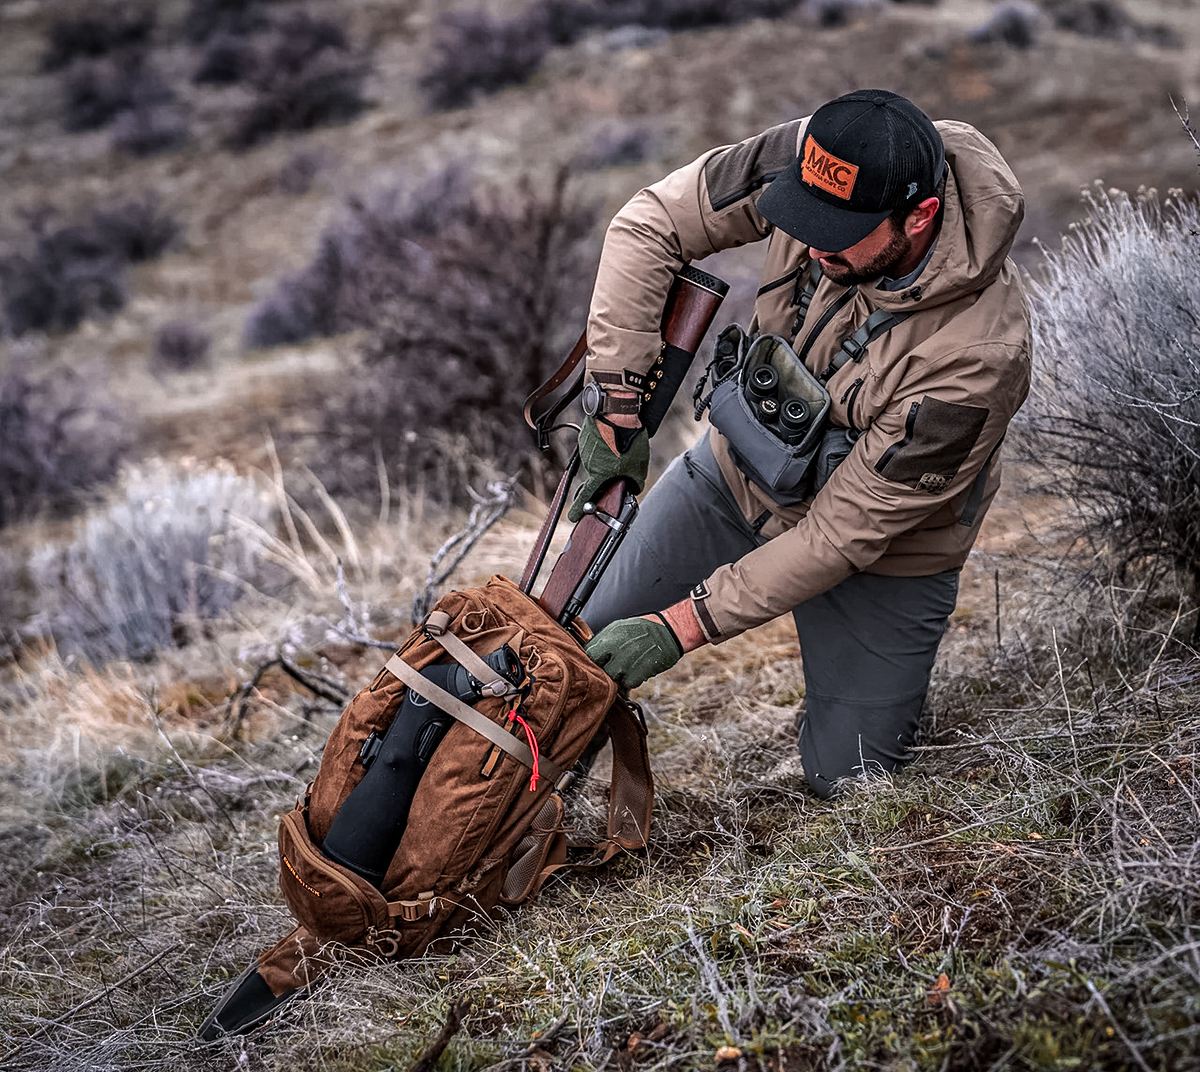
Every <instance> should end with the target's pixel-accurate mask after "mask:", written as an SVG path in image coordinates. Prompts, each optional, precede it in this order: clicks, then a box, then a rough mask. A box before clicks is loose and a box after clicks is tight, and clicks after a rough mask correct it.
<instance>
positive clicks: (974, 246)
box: [870, 120, 1025, 310]
mask: <svg viewBox="0 0 1200 1072" xmlns="http://www.w3.org/2000/svg"><path fill="white" fill-rule="evenodd" d="M935 126H936V127H937V129H938V131H939V133H940V134H941V135H942V141H943V142H944V143H945V147H946V162H947V164H948V165H949V174H948V176H947V179H946V199H945V200H946V204H945V209H944V211H943V214H942V229H941V231H940V232H939V233H938V238H937V246H936V248H935V249H934V251H933V256H932V257H931V258H930V259H929V263H928V264H927V265H926V266H925V270H924V271H923V272H922V273H921V275H920V276H919V277H918V279H917V281H916V283H915V284H914V285H913V286H912V287H909V288H906V289H904V290H900V291H884V290H872V291H871V292H870V293H871V300H872V302H873V303H874V304H876V305H879V306H883V307H885V308H889V309H891V308H895V309H898V310H912V309H913V308H921V309H928V308H931V307H933V306H935V305H942V304H944V303H946V302H949V301H954V300H955V299H958V298H961V297H963V296H965V295H968V294H973V293H975V292H976V291H979V290H982V289H983V288H984V287H986V286H988V285H989V284H990V283H992V282H993V281H994V280H995V279H996V277H997V276H998V275H999V274H1000V270H1001V269H1002V268H1003V267H1004V261H1005V259H1006V258H1007V257H1008V253H1009V250H1010V249H1012V244H1013V241H1014V240H1015V239H1016V237H1017V230H1018V229H1019V228H1020V226H1021V220H1022V219H1024V217H1025V196H1024V195H1023V194H1022V193H1021V186H1020V184H1019V183H1018V182H1017V178H1016V176H1015V175H1014V174H1013V173H1012V169H1011V168H1010V167H1009V166H1008V164H1007V163H1005V161H1004V158H1003V157H1002V156H1001V155H1000V153H999V151H998V150H997V149H996V147H995V146H994V145H993V144H992V143H991V142H990V141H988V139H987V138H985V137H984V136H983V135H982V134H980V133H979V131H978V130H976V129H975V128H974V127H972V126H968V125H967V124H966V123H959V122H955V121H953V120H942V121H940V122H938V123H936V124H935Z"/></svg>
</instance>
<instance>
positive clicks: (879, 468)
mask: <svg viewBox="0 0 1200 1072" xmlns="http://www.w3.org/2000/svg"><path fill="white" fill-rule="evenodd" d="M920 409H921V403H920V402H914V403H913V404H912V405H911V406H909V408H908V419H907V420H906V421H905V422H904V438H903V439H902V440H900V442H899V443H893V444H892V445H891V446H890V447H888V449H887V450H885V451H884V452H883V457H881V458H880V459H879V461H877V462H876V463H875V472H877V473H882V472H883V471H884V469H886V468H887V463H888V462H890V461H891V460H892V459H893V458H894V457H895V456H896V454H897V453H899V452H900V451H901V450H903V449H904V448H905V447H907V446H908V445H909V443H911V442H912V437H913V428H914V426H915V425H916V423H917V413H918V412H920Z"/></svg>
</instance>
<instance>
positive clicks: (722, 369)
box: [713, 357, 737, 381]
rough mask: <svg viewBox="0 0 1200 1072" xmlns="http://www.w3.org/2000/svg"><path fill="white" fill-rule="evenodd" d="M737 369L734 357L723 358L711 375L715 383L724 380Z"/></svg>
mask: <svg viewBox="0 0 1200 1072" xmlns="http://www.w3.org/2000/svg"><path fill="white" fill-rule="evenodd" d="M736 367H737V358H736V357H723V358H721V360H720V361H718V362H717V365H716V368H715V369H714V370H713V375H714V377H715V379H716V380H717V381H720V380H723V379H725V377H727V376H728V375H729V374H730V373H731V372H732V371H733V370H734V369H735V368H736Z"/></svg>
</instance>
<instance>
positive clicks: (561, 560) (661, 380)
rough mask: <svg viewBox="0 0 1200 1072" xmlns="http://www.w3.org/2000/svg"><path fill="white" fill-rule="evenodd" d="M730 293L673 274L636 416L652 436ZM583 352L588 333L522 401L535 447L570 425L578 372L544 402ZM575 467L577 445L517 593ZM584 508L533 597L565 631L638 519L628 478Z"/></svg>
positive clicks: (690, 271) (694, 275)
mask: <svg viewBox="0 0 1200 1072" xmlns="http://www.w3.org/2000/svg"><path fill="white" fill-rule="evenodd" d="M728 291H729V284H728V283H726V282H724V281H723V280H721V279H718V278H717V277H716V276H714V275H709V274H708V273H707V272H702V271H700V269H698V268H694V267H692V265H690V264H685V265H684V266H683V268H682V269H680V271H679V272H678V273H677V274H676V276H675V281H674V282H673V283H672V284H671V289H670V291H669V292H668V294H667V300H666V304H665V306H664V308H663V318H662V338H663V345H662V350H661V352H660V353H659V355H658V359H657V360H656V361H655V363H654V367H653V368H651V370H650V372H649V373H648V374H647V376H646V386H645V388H644V389H643V392H642V406H641V412H640V417H641V421H642V425H643V426H644V427H645V428H646V430H647V432H648V433H649V434H650V435H651V436H653V435H654V433H655V432H657V431H658V426H659V425H660V424H661V423H662V420H663V418H664V417H665V416H666V414H667V410H668V409H669V408H670V406H671V400H672V399H673V398H674V397H675V394H676V392H677V391H678V390H679V388H680V386H681V385H682V384H683V381H684V378H685V377H686V376H687V371H688V368H689V367H690V366H691V363H692V360H693V358H695V356H696V351H697V350H698V349H699V347H700V341H701V340H702V339H703V338H704V333H705V332H706V331H708V328H709V326H710V325H711V324H712V321H713V317H714V316H716V312H717V309H718V308H719V306H720V304H721V301H722V300H723V299H724V297H725V295H726V293H727V292H728ZM586 353H587V333H586V332H584V334H582V335H580V337H579V341H578V342H577V343H576V344H575V347H574V348H573V349H572V350H571V353H570V354H569V355H568V356H567V359H566V361H564V362H563V364H562V366H561V367H560V368H559V369H558V371H557V372H555V373H554V375H553V376H551V377H550V378H549V379H548V380H547V381H546V382H545V383H544V384H542V386H541V387H539V388H538V389H537V390H536V391H534V392H533V394H531V395H530V396H529V397H528V398H527V399H526V400H525V410H524V412H525V423H526V424H528V425H529V427H530V428H532V429H533V430H534V431H535V432H536V433H537V437H538V447H539V448H540V449H541V450H548V449H549V448H550V438H549V436H550V433H551V432H552V431H554V430H555V429H556V428H561V427H574V426H573V425H555V424H554V421H555V419H556V418H557V417H558V415H559V414H560V413H561V412H562V411H563V410H564V409H565V408H566V406H567V405H568V404H569V403H570V402H571V401H572V400H573V399H574V398H575V397H576V396H578V394H579V392H580V391H581V390H582V388H583V377H584V370H583V369H579V372H578V374H577V375H576V377H575V379H574V381H573V382H572V383H571V384H570V385H569V386H568V387H567V388H566V389H565V390H564V391H563V392H562V394H561V395H560V396H559V397H558V398H557V399H556V400H555V401H554V402H553V403H552V404H547V399H548V398H549V397H550V396H551V395H552V394H553V393H554V392H555V391H556V390H558V389H559V388H560V387H562V385H563V384H564V383H565V382H566V381H567V379H568V378H569V377H570V376H571V374H572V373H573V372H574V371H575V369H576V367H577V366H578V365H579V362H580V361H581V360H582V359H583V356H584V354H586ZM578 471H579V449H578V448H576V449H575V451H574V453H573V454H572V456H571V460H570V461H569V462H568V464H567V469H566V472H564V473H563V477H562V480H560V481H559V484H558V490H557V491H556V492H555V493H554V498H553V500H552V501H551V503H550V510H549V512H548V514H547V516H546V520H545V522H544V523H543V524H542V529H541V532H539V533H538V538H537V542H536V543H535V544H534V547H533V552H532V553H531V554H530V556H529V561H528V562H527V563H526V566H525V572H524V573H523V574H522V575H521V590H522V591H523V592H525V593H526V594H532V590H533V585H534V582H535V580H536V579H537V575H538V573H539V571H540V570H541V568H542V563H543V561H544V560H545V557H546V552H547V550H548V548H549V546H550V540H551V538H552V537H553V535H554V530H555V528H556V527H557V526H558V522H559V519H560V518H561V517H562V512H563V508H564V507H565V506H566V501H567V492H568V491H569V490H570V487H571V482H572V481H573V480H574V479H575V474H576V473H577V472H578ZM584 510H585V514H584V516H583V517H582V518H581V519H580V520H579V522H578V523H577V524H576V525H575V527H574V528H573V529H572V530H571V536H570V538H569V539H568V540H567V546H566V547H565V548H564V549H563V552H562V554H561V555H559V557H558V561H557V562H555V564H554V567H553V568H552V569H551V571H550V576H549V577H548V578H547V579H546V585H545V587H544V588H543V589H542V594H541V596H540V597H539V599H538V602H540V603H541V605H542V607H543V608H544V609H545V610H546V612H547V613H548V614H550V615H551V616H552V617H553V618H554V619H555V620H556V621H558V622H559V624H560V625H563V626H566V627H568V628H570V626H571V623H572V622H573V621H574V620H575V618H576V617H577V616H578V614H579V612H580V610H582V609H583V606H584V604H585V603H586V602H587V601H588V597H589V596H591V594H592V592H593V590H594V589H595V587H596V585H597V583H599V580H600V577H601V576H602V575H603V573H604V570H605V569H606V568H607V566H608V564H609V562H610V561H612V557H613V555H614V554H616V551H617V548H618V547H619V546H620V544H621V540H622V539H623V538H624V536H625V533H626V532H627V531H628V529H629V526H630V525H631V524H632V523H633V519H634V518H635V517H636V516H637V510H638V502H637V497H636V496H635V495H634V493H633V489H632V486H631V485H630V483H629V481H628V480H625V479H623V478H621V479H617V480H614V481H613V482H612V483H611V484H609V485H607V486H606V487H604V488H602V489H601V490H600V493H599V494H598V495H597V496H596V500H595V502H592V503H588V504H587V505H586V506H585V507H584Z"/></svg>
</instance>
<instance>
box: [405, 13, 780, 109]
mask: <svg viewBox="0 0 1200 1072" xmlns="http://www.w3.org/2000/svg"><path fill="white" fill-rule="evenodd" d="M800 2H801V0H535V2H534V3H532V4H530V5H529V7H527V8H526V9H525V10H524V11H523V12H521V13H520V14H519V15H516V16H514V17H512V18H504V17H502V16H498V15H492V14H489V13H488V12H486V11H448V12H443V13H442V14H441V15H440V16H439V17H438V21H437V23H436V24H435V27H434V35H433V49H432V50H433V56H432V58H431V60H430V62H429V64H428V65H427V66H426V68H425V70H424V72H423V73H422V75H421V77H420V79H419V85H420V87H421V89H422V91H423V92H424V93H425V97H426V100H427V102H428V104H429V107H430V108H432V109H435V110H439V109H448V108H458V107H461V106H463V105H467V104H470V103H471V101H472V100H474V99H475V98H476V97H477V96H480V95H484V94H489V93H495V92H497V91H499V90H501V89H504V88H506V87H507V86H513V85H519V84H521V83H522V82H525V81H526V80H527V79H528V78H529V77H530V76H531V75H532V74H533V73H534V72H535V71H536V70H537V69H538V68H539V67H540V66H541V63H542V60H543V59H544V58H545V55H546V53H547V52H548V51H549V49H550V48H551V47H552V46H554V45H569V44H571V43H573V42H574V41H577V40H579V38H581V37H582V36H583V35H584V34H586V33H589V32H591V31H593V30H610V31H613V30H617V29H618V28H628V27H631V26H640V27H645V28H649V29H652V30H668V31H672V30H693V29H701V28H703V27H707V26H728V25H735V24H737V23H740V22H745V21H746V20H748V19H754V18H779V17H780V16H782V15H785V14H787V13H788V12H790V11H792V10H793V9H795V8H796V7H798V6H799V4H800Z"/></svg>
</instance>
